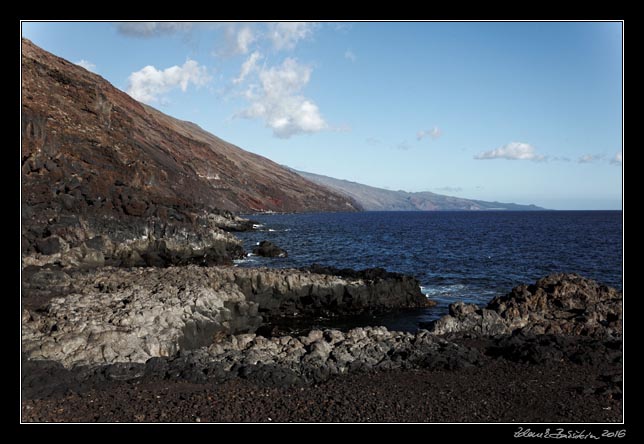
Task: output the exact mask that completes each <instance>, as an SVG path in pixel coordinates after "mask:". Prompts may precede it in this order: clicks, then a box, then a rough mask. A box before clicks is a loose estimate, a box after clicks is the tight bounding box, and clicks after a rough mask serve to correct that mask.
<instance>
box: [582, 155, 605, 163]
mask: <svg viewBox="0 0 644 444" xmlns="http://www.w3.org/2000/svg"><path fill="white" fill-rule="evenodd" d="M601 157H602V156H601V155H599V154H584V155H583V156H579V159H577V163H593V162H595V161H597V160H599V159H601Z"/></svg>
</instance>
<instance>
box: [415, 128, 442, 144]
mask: <svg viewBox="0 0 644 444" xmlns="http://www.w3.org/2000/svg"><path fill="white" fill-rule="evenodd" d="M442 134H443V132H442V131H441V129H440V128H439V127H437V126H434V127H432V129H428V130H420V131H418V133H416V139H418V141H421V140H423V139H424V138H425V137H431V138H432V139H434V140H436V139H438V138H439V137H440V136H441V135H442Z"/></svg>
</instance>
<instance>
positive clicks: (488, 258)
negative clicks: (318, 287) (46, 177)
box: [237, 211, 623, 330]
mask: <svg viewBox="0 0 644 444" xmlns="http://www.w3.org/2000/svg"><path fill="white" fill-rule="evenodd" d="M251 218H252V219H254V220H257V221H258V222H259V223H261V226H260V227H259V231H256V232H248V233H238V236H239V237H241V238H242V239H243V240H244V248H245V249H246V250H247V251H251V250H252V248H253V247H254V246H255V244H257V243H258V242H259V241H261V240H270V241H272V242H274V243H276V244H277V245H279V246H280V247H282V248H284V249H286V250H287V251H288V254H289V257H288V258H283V259H277V258H272V259H269V258H261V257H256V256H250V257H248V258H246V259H244V260H241V261H237V262H238V266H242V267H243V266H251V267H256V266H268V267H305V266H308V265H311V264H313V263H318V264H322V265H329V266H334V267H339V268H345V267H348V268H355V269H361V268H368V267H382V268H385V269H387V270H389V271H395V272H400V273H405V274H409V275H412V276H415V277H416V278H417V279H418V280H419V281H420V284H421V290H422V291H423V293H425V294H426V295H427V296H428V297H429V298H431V299H433V300H435V301H437V302H438V305H437V306H436V307H433V308H430V309H424V310H420V311H418V312H415V313H412V314H409V315H407V316H405V317H404V318H400V317H399V316H393V317H391V316H389V317H387V316H386V317H384V318H379V319H374V320H370V321H367V320H365V323H374V322H378V323H379V324H383V325H387V326H388V327H390V328H397V329H404V330H414V329H415V328H416V327H417V324H418V323H419V322H425V321H429V320H432V319H436V318H438V317H440V316H442V315H443V314H445V313H446V312H447V306H448V305H449V304H450V303H452V302H454V301H458V300H463V301H467V302H474V303H476V304H479V305H484V304H486V303H487V302H488V301H489V300H490V299H491V298H492V297H494V296H496V295H499V294H505V293H507V292H508V291H509V290H510V289H512V287H514V286H516V285H518V284H521V283H532V282H534V281H535V280H536V279H538V278H540V277H543V276H545V275H547V274H549V273H554V272H574V273H579V274H581V275H583V276H586V277H589V278H592V279H596V280H598V281H600V282H602V283H605V284H607V285H610V286H614V287H617V288H620V289H621V288H622V270H623V268H622V212H621V211H544V212H365V213H323V214H286V215H277V214H276V215H253V216H251Z"/></svg>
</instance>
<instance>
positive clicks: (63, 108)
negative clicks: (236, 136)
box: [22, 39, 357, 217]
mask: <svg viewBox="0 0 644 444" xmlns="http://www.w3.org/2000/svg"><path fill="white" fill-rule="evenodd" d="M22 82H23V84H22V139H23V144H22V164H23V165H22V171H23V189H22V191H23V203H25V204H29V205H38V204H43V203H47V204H51V203H52V201H55V202H57V203H60V205H61V206H62V207H63V208H64V209H67V210H74V211H78V212H82V211H85V210H88V209H89V210H91V211H92V212H94V213H96V212H101V213H107V214H110V215H112V216H117V217H118V215H120V214H126V215H132V216H139V217H140V216H148V215H159V216H161V217H166V216H167V214H166V213H167V212H168V211H170V212H172V211H179V212H180V213H186V212H190V210H192V211H194V210H195V209H208V210H209V209H213V208H218V209H223V210H229V211H242V212H249V211H269V210H270V211H355V210H356V209H357V205H355V204H354V203H353V202H351V201H350V200H348V199H347V198H345V197H342V196H340V195H338V194H335V193H333V192H330V191H328V190H326V189H324V188H322V187H320V186H318V185H315V184H313V183H311V182H309V181H307V180H305V179H303V178H301V177H300V176H298V175H297V174H295V173H293V172H291V171H288V170H286V169H284V168H282V167H280V166H279V165H277V164H275V163H274V162H271V161H270V160H268V159H266V158H263V157H261V156H257V155H255V154H251V153H248V152H246V151H243V150H242V149H240V148H238V147H236V146H234V145H231V144H229V143H227V142H224V141H223V140H221V139H219V138H217V137H215V136H213V135H212V134H209V133H207V132H206V131H204V130H202V129H201V128H199V127H198V126H197V125H195V124H192V123H189V122H184V121H180V120H177V119H174V118H172V117H169V116H166V115H165V114H163V113H161V112H159V111H157V110H155V109H153V108H150V107H148V106H145V105H143V104H141V103H139V102H137V101H136V100H134V99H132V98H131V97H129V96H128V95H127V94H125V93H123V92H122V91H120V90H118V89H116V88H114V87H113V86H112V85H111V84H110V83H108V82H107V81H105V80H104V79H103V78H102V77H100V76H98V75H96V74H93V73H90V72H89V71H86V70H85V69H83V68H81V67H79V66H76V65H74V64H72V63H70V62H68V61H66V60H63V59H61V58H59V57H56V56H54V55H52V54H50V53H48V52H46V51H44V50H42V49H40V48H38V47H37V46H35V45H33V44H32V43H31V42H30V41H28V40H24V39H23V40H22Z"/></svg>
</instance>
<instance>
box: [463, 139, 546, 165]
mask: <svg viewBox="0 0 644 444" xmlns="http://www.w3.org/2000/svg"><path fill="white" fill-rule="evenodd" d="M474 158H475V159H477V160H488V159H507V160H532V161H542V160H545V159H546V157H545V156H543V155H541V154H538V153H537V152H536V149H535V148H534V147H533V146H532V145H530V144H528V143H523V142H511V143H508V144H507V145H503V146H502V147H499V148H496V149H494V150H490V151H485V152H482V153H480V154H477V155H476V156H474Z"/></svg>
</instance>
